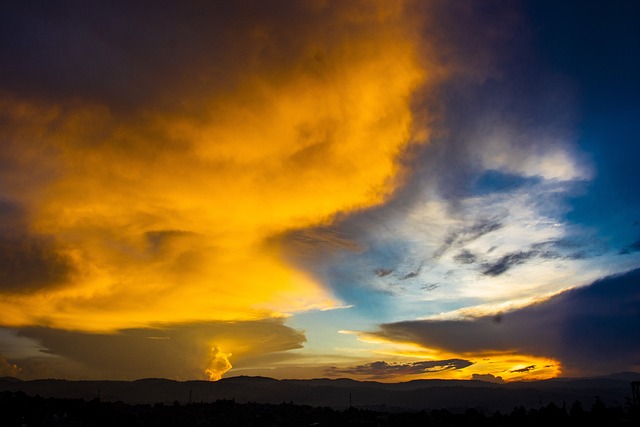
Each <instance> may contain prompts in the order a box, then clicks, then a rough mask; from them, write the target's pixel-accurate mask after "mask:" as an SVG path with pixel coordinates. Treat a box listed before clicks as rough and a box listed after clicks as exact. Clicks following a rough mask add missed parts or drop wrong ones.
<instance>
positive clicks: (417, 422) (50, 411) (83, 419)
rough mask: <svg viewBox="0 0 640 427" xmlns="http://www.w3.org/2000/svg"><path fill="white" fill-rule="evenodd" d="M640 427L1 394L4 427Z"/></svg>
mask: <svg viewBox="0 0 640 427" xmlns="http://www.w3.org/2000/svg"><path fill="white" fill-rule="evenodd" d="M116 425H117V426H157V427H161V426H177V427H180V426H189V427H191V426H261V427H262V426H267V427H268V426H311V425H313V426H328V425H330V426H332V427H336V426H343V425H344V426H434V427H439V426H442V427H445V426H487V427H488V426H504V427H507V426H514V427H515V426H518V427H521V426H540V425H549V426H553V425H562V426H584V425H599V426H637V425H640V408H638V407H637V406H633V405H629V404H627V405H625V407H621V406H610V407H607V406H606V405H605V404H604V403H603V402H601V401H600V400H597V399H596V401H595V403H593V404H592V405H591V406H590V407H588V408H585V407H583V405H582V404H581V403H580V402H574V403H573V404H572V405H571V406H570V407H569V408H567V407H560V406H557V405H555V404H553V403H550V404H548V405H547V406H544V407H541V408H537V409H526V408H524V407H518V408H515V409H514V410H513V411H512V412H511V413H509V414H502V413H500V412H496V413H493V414H484V413H482V412H481V411H478V410H475V409H468V410H466V411H464V412H462V413H457V412H451V411H448V410H444V409H439V410H431V411H420V412H385V411H382V410H371V409H359V408H350V409H347V410H342V411H341V410H334V409H331V408H326V407H312V406H307V405H294V404H292V403H282V404H279V405H273V404H261V403H236V402H235V401H233V400H218V401H215V402H211V403H202V402H201V403H189V404H180V403H178V402H174V403H173V404H170V405H166V404H162V403H158V404H154V405H149V404H145V405H131V404H126V403H123V402H103V401H100V400H99V399H94V400H90V401H87V400H83V399H59V398H43V397H41V396H28V395H26V394H24V393H23V392H8V391H5V392H1V393H0V426H3V427H4V426H6V427H14V426H17V427H22V426H28V427H34V426H54V427H57V426H59V427H67V426H116Z"/></svg>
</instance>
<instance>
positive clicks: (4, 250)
mask: <svg viewBox="0 0 640 427" xmlns="http://www.w3.org/2000/svg"><path fill="white" fill-rule="evenodd" d="M73 273H74V267H73V263H72V262H71V260H70V259H69V258H68V257H67V256H65V255H63V254H61V253H59V252H58V251H57V250H56V248H55V246H54V244H53V239H52V238H47V237H42V236H25V235H10V236H0V293H3V292H9V293H12V292H33V291H36V290H40V289H44V288H49V287H52V286H57V285H62V284H64V283H66V282H67V281H68V280H69V279H70V278H71V277H72V275H73Z"/></svg>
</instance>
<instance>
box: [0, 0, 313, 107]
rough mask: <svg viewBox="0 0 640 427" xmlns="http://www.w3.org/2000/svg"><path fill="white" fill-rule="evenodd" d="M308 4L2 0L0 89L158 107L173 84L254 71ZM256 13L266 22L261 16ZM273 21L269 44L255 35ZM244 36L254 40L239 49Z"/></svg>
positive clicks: (217, 83) (276, 50)
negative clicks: (248, 52)
mask: <svg viewBox="0 0 640 427" xmlns="http://www.w3.org/2000/svg"><path fill="white" fill-rule="evenodd" d="M312 12H313V10H312V8H309V7H305V6H304V5H302V4H299V3H298V2H288V1H283V2H275V3H274V2H261V1H249V2H238V3H236V2H221V1H211V2H174V1H166V0H161V1H141V2H129V1H122V0H116V1H97V2H91V3H90V4H89V3H87V2H83V1H77V0H63V1H59V2H55V3H50V2H39V1H25V2H2V5H0V63H3V64H5V66H3V67H2V69H1V70H0V82H2V83H0V89H1V90H2V91H5V92H9V93H16V92H17V93H21V94H24V95H27V96H37V97H39V98H42V97H45V98H48V99H51V100H70V99H74V98H78V97H79V98H82V99H85V100H86V99H88V100H91V101H94V102H98V103H101V104H107V105H110V106H112V107H115V108H116V109H117V108H122V107H126V108H131V107H136V106H149V104H150V103H156V104H157V103H161V104H164V105H163V106H164V107H167V106H169V105H170V104H172V103H173V104H176V100H175V99H173V98H172V96H171V94H173V93H175V91H177V90H179V91H180V92H181V93H182V94H183V95H185V94H189V95H194V94H196V93H197V91H199V90H200V91H202V90H205V89H219V88H221V87H224V86H225V85H229V86H233V85H234V84H237V83H238V81H239V77H240V74H241V73H242V70H244V72H257V71H258V70H257V69H256V68H259V67H260V66H261V65H264V64H263V63H262V60H263V59H264V58H265V57H269V56H277V57H278V58H279V59H280V61H281V63H286V62H287V61H288V60H289V59H291V58H292V56H290V55H289V54H288V53H290V52H293V51H296V50H298V49H300V48H301V44H298V43H297V41H300V40H302V39H304V37H293V35H294V34H298V35H300V34H301V32H302V30H304V28H305V27H304V24H303V22H307V23H308V22H309V21H310V20H313V19H315V18H314V17H313V14H312ZM263 16H270V17H272V18H273V21H272V22H270V23H268V24H267V25H263V24H264V22H261V17H263ZM291 16H296V19H289V17H291ZM285 23H286V25H284V24H285ZM235 28H246V29H253V30H254V31H253V32H251V31H246V32H238V31H234V29H235ZM274 28H278V37H281V39H279V40H277V42H276V43H271V42H269V41H267V39H266V38H260V36H261V34H262V35H265V34H271V33H275V31H272V30H273V29H274ZM249 45H253V46H255V47H256V48H254V49H252V52H253V53H252V54H251V55H245V54H244V52H245V51H246V49H245V48H246V47H247V46H249ZM230 64H231V65H230Z"/></svg>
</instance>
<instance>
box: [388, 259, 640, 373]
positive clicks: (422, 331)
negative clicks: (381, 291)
mask: <svg viewBox="0 0 640 427" xmlns="http://www.w3.org/2000/svg"><path fill="white" fill-rule="evenodd" d="M639 284H640V270H634V271H631V272H629V273H626V274H622V275H617V276H611V277H607V278H605V279H602V280H598V281H596V282H594V283H593V284H592V285H590V286H587V287H583V288H580V289H575V290H570V291H566V292H564V293H562V294H560V295H558V296H556V297H553V298H551V299H549V300H548V301H545V302H542V303H538V304H535V305H532V306H529V307H526V308H523V309H520V310H516V311H513V312H510V313H504V314H502V315H501V316H500V317H499V319H497V318H496V317H493V316H492V317H488V316H487V317H479V318H476V319H469V320H450V321H435V320H423V321H405V322H398V323H389V324H384V325H382V326H381V329H380V331H379V332H377V336H379V337H383V338H385V339H389V340H397V341H402V342H405V341H408V342H414V343H418V344H420V345H422V346H424V347H427V348H438V349H443V350H447V351H449V352H451V353H454V354H474V353H482V352H496V353H499V352H514V351H515V352H518V353H520V354H533V355H539V356H546V357H550V358H555V359H558V360H560V362H561V363H562V370H563V373H564V374H565V375H568V376H571V375H594V374H603V373H610V372H619V371H625V370H637V369H638V366H640V360H639V359H638V354H640V344H638V340H637V335H638V334H637V330H636V329H635V328H634V326H633V325H637V324H640V309H639V307H640V304H638V303H639V302H640V287H639V286H638V285H639ZM534 368H536V366H535V365H533V366H531V365H529V366H522V367H520V368H518V369H515V370H513V371H511V372H528V371H530V370H532V369H534Z"/></svg>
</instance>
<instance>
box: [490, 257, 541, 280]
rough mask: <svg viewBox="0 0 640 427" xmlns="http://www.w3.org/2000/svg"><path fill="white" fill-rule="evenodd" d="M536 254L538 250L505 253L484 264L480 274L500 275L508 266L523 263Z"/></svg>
mask: <svg viewBox="0 0 640 427" xmlns="http://www.w3.org/2000/svg"><path fill="white" fill-rule="evenodd" d="M538 255H539V252H537V251H517V252H512V253H509V254H506V255H504V256H502V257H501V258H500V259H498V260H497V261H495V262H492V263H487V264H485V265H484V266H483V268H484V269H483V270H482V274H484V275H486V276H500V275H501V274H504V273H506V272H507V270H509V269H510V268H512V267H514V266H516V265H520V264H524V263H525V262H526V261H528V260H530V259H531V258H533V257H535V256H538Z"/></svg>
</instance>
